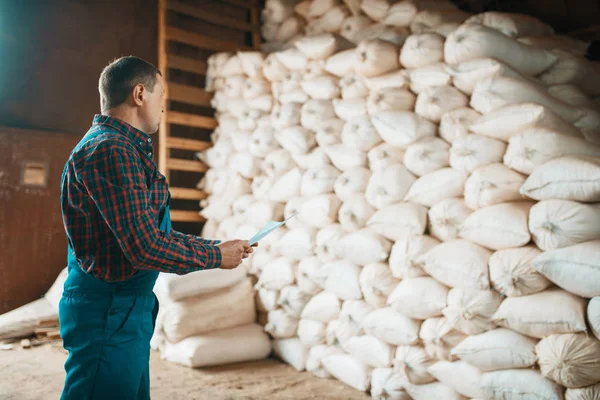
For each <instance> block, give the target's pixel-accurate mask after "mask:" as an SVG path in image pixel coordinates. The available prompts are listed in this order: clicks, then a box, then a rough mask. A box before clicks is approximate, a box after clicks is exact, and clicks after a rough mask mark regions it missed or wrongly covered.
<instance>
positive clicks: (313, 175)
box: [300, 165, 340, 197]
mask: <svg viewBox="0 0 600 400" xmlns="http://www.w3.org/2000/svg"><path fill="white" fill-rule="evenodd" d="M339 176H340V171H338V170H337V169H335V168H334V167H333V166H331V165H328V166H326V167H324V168H323V167H319V168H311V169H309V170H308V171H306V172H305V173H304V175H303V176H302V183H301V186H300V193H301V194H302V196H305V197H312V196H316V195H319V194H327V193H332V192H333V185H334V183H335V181H336V180H337V178H338V177H339Z"/></svg>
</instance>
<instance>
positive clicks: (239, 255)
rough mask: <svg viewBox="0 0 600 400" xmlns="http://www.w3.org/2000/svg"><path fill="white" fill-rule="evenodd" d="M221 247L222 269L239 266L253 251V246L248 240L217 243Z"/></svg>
mask: <svg viewBox="0 0 600 400" xmlns="http://www.w3.org/2000/svg"><path fill="white" fill-rule="evenodd" d="M217 246H218V247H219V249H221V267H220V268H221V269H234V268H237V267H239V265H240V264H241V263H242V261H243V259H244V258H248V256H250V253H252V247H255V246H250V245H249V244H248V242H247V241H246V240H230V241H227V242H223V243H219V244H218V245H217Z"/></svg>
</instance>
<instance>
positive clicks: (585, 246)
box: [531, 240, 600, 298]
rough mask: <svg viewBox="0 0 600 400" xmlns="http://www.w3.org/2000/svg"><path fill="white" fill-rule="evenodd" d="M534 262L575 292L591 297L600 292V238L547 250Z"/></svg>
mask: <svg viewBox="0 0 600 400" xmlns="http://www.w3.org/2000/svg"><path fill="white" fill-rule="evenodd" d="M531 264H532V265H533V267H534V268H535V269H536V270H537V271H538V272H540V273H541V274H542V275H544V276H545V277H546V278H548V279H549V280H550V281H552V282H553V283H555V284H556V285H558V286H559V287H561V288H563V289H565V290H567V291H569V292H571V293H574V294H576V295H578V296H581V297H588V298H590V297H596V296H600V240H592V241H589V242H585V243H580V244H576V245H573V246H568V247H564V248H562V249H557V250H551V251H546V252H544V253H542V254H540V255H539V256H537V257H536V258H535V259H534V260H533V261H532V262H531Z"/></svg>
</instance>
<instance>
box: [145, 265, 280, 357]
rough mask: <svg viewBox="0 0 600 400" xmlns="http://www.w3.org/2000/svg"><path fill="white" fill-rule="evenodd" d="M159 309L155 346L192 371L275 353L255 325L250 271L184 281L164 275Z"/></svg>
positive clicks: (158, 284)
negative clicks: (193, 368) (192, 368)
mask: <svg viewBox="0 0 600 400" xmlns="http://www.w3.org/2000/svg"><path fill="white" fill-rule="evenodd" d="M154 292H155V294H156V296H157V297H158V299H159V301H160V309H159V314H158V318H157V322H156V327H155V334H154V336H153V338H152V341H151V346H152V348H154V349H155V350H160V352H161V357H162V358H164V359H166V360H168V361H171V362H174V363H178V364H182V365H185V366H188V367H207V366H214V365H221V364H228V363H236V362H242V361H251V360H258V359H261V358H265V357H267V356H268V355H269V354H270V353H271V343H270V341H269V337H268V336H267V335H266V334H265V333H264V331H263V329H262V327H261V326H260V325H258V324H256V309H255V303H254V294H253V289H252V281H251V279H250V278H249V277H247V275H246V269H245V267H243V266H242V267H240V268H237V269H235V270H210V271H200V272H194V273H191V274H188V275H184V276H178V275H173V274H162V273H161V274H160V276H159V278H158V280H157V282H156V286H155V288H154Z"/></svg>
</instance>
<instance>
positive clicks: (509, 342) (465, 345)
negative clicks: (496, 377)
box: [452, 328, 537, 372]
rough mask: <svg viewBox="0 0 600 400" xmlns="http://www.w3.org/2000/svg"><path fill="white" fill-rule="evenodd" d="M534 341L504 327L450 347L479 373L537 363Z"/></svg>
mask: <svg viewBox="0 0 600 400" xmlns="http://www.w3.org/2000/svg"><path fill="white" fill-rule="evenodd" d="M536 343H537V340H535V339H532V338H530V337H527V336H524V335H521V334H520V333H517V332H514V331H511V330H510V329H506V328H497V329H494V330H491V331H488V332H485V333H481V334H479V335H472V336H468V337H467V338H466V339H465V340H463V341H462V342H460V343H459V344H458V345H457V346H456V347H455V348H453V349H452V354H454V355H457V356H458V357H459V358H460V359H461V360H463V361H466V362H468V363H469V364H471V365H473V366H475V367H477V368H479V369H480V370H481V371H482V372H488V371H496V370H500V369H512V368H528V367H531V366H533V365H535V363H536V362H537V355H536V353H535V345H536Z"/></svg>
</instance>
